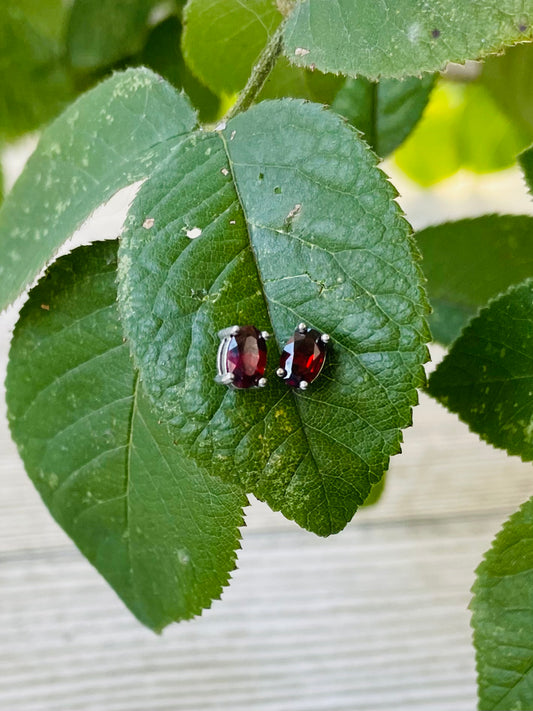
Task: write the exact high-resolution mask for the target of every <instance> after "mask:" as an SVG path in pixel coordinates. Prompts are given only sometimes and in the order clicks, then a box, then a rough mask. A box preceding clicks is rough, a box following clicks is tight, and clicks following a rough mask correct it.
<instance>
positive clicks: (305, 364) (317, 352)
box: [279, 328, 326, 388]
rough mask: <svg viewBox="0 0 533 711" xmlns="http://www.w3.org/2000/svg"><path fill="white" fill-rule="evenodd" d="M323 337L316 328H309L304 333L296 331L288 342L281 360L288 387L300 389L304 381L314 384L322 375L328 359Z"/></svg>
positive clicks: (284, 378) (280, 365)
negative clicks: (319, 375) (320, 374)
mask: <svg viewBox="0 0 533 711" xmlns="http://www.w3.org/2000/svg"><path fill="white" fill-rule="evenodd" d="M321 335H322V334H321V333H319V332H318V331H315V329H314V328H308V329H307V330H306V331H304V333H300V331H298V330H296V331H295V332H294V335H293V336H292V338H290V339H289V340H288V341H287V344H286V345H285V348H284V349H283V352H282V354H281V357H280V360H279V367H280V368H282V369H283V370H284V371H285V375H284V376H283V380H285V382H286V383H287V385H290V386H291V387H293V388H299V387H300V383H301V382H302V381H303V380H305V382H307V383H312V382H313V380H314V379H315V378H316V377H317V375H318V374H319V373H320V371H321V370H322V366H323V365H324V359H325V357H326V344H325V343H323V341H322V340H321Z"/></svg>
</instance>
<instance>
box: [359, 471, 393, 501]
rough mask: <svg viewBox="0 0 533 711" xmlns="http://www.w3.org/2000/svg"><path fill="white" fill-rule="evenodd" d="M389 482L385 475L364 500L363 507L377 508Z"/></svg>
mask: <svg viewBox="0 0 533 711" xmlns="http://www.w3.org/2000/svg"><path fill="white" fill-rule="evenodd" d="M386 481H387V475H386V474H384V475H383V476H382V477H381V479H380V480H379V481H378V482H376V484H374V486H373V487H372V488H371V489H370V494H369V495H368V496H367V497H366V499H365V500H364V503H363V504H361V506H375V505H376V504H377V503H379V501H380V499H381V497H382V495H383V492H384V491H385V484H386Z"/></svg>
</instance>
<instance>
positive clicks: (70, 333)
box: [6, 242, 245, 630]
mask: <svg viewBox="0 0 533 711" xmlns="http://www.w3.org/2000/svg"><path fill="white" fill-rule="evenodd" d="M116 251H117V245H116V242H97V243H95V244H94V245H92V246H91V247H83V248H79V249H77V250H75V251H74V252H73V253H72V254H70V255H68V256H66V257H62V258H61V259H59V260H58V261H57V262H56V263H55V264H54V265H53V266H52V267H51V269H50V271H49V273H48V275H47V276H46V277H45V278H44V279H43V280H42V281H40V282H39V284H38V286H37V287H36V288H35V289H33V290H32V292H31V293H30V298H29V301H28V302H27V303H26V304H25V306H24V307H23V309H22V312H21V316H20V320H19V322H18V324H17V326H16V329H15V333H14V337H13V344H12V347H11V353H10V361H9V366H8V374H7V382H6V386H7V403H8V417H9V422H10V426H11V431H12V434H13V438H14V440H15V442H16V443H17V446H18V448H19V452H20V454H21V456H22V459H23V461H24V464H25V466H26V470H27V472H28V474H29V476H30V478H31V479H32V481H33V483H34V484H35V486H36V488H37V490H38V491H39V493H40V495H41V496H42V498H43V500H44V502H45V504H46V505H47V507H48V508H49V509H50V512H51V513H52V515H53V516H54V518H55V519H56V521H57V522H58V523H59V524H60V526H61V527H62V528H63V529H64V530H65V531H66V532H67V534H68V535H69V536H70V537H71V538H72V539H73V540H74V542H75V543H76V545H77V546H78V547H79V548H80V550H81V551H82V553H83V554H84V555H85V556H86V557H87V558H88V559H89V561H90V562H91V563H92V564H93V565H94V566H95V567H96V568H97V569H98V570H99V571H100V573H101V574H102V575H103V576H104V577H105V578H106V580H107V581H108V582H109V583H110V585H112V587H113V588H114V589H115V590H116V592H117V593H118V595H119V596H120V597H121V598H122V599H123V601H124V602H125V603H126V605H127V606H128V607H129V608H130V609H131V611H132V612H133V613H134V614H135V615H136V616H137V617H138V618H139V620H141V622H143V623H144V624H145V625H147V626H149V627H151V628H153V629H155V630H160V629H162V628H163V627H164V626H165V625H167V624H169V623H170V622H172V621H177V620H183V619H187V618H189V617H192V616H193V615H196V614H199V613H200V612H201V610H202V608H205V607H209V605H210V604H211V601H212V600H213V599H215V598H218V597H219V596H220V592H221V589H222V587H223V586H224V585H226V584H227V582H228V578H229V573H230V571H231V570H232V569H233V568H234V567H235V549H236V548H237V547H238V546H239V544H238V540H239V530H238V527H239V526H240V525H241V524H242V506H243V505H244V504H245V497H244V495H243V494H242V492H240V491H238V490H237V489H236V488H234V487H231V486H229V485H228V484H225V483H224V482H222V481H220V480H219V479H216V478H213V477H209V476H208V475H206V474H204V473H203V472H202V471H200V470H199V469H197V468H196V467H195V465H194V464H193V463H191V462H190V461H189V460H187V459H186V458H185V457H184V456H183V454H182V453H181V452H180V450H179V449H178V448H177V447H176V446H175V445H174V443H173V439H172V437H171V436H170V434H169V432H168V430H167V429H166V427H164V426H163V425H160V424H158V422H157V420H156V418H155V415H154V414H153V412H152V410H151V408H150V406H149V404H148V400H147V398H146V397H145V396H144V394H143V392H142V387H141V385H140V383H139V379H138V376H137V374H136V373H135V371H134V369H133V366H132V362H131V358H130V353H129V348H128V344H127V343H125V342H124V339H123V337H122V328H121V325H120V321H119V319H118V312H117V306H116V283H115V282H116Z"/></svg>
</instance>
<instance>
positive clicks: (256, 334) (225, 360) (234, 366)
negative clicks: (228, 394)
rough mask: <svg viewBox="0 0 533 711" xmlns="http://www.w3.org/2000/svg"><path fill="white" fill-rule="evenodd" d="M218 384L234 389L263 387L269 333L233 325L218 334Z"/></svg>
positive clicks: (251, 327)
mask: <svg viewBox="0 0 533 711" xmlns="http://www.w3.org/2000/svg"><path fill="white" fill-rule="evenodd" d="M218 337H219V338H220V346H219V347H218V353H217V371H218V374H217V376H216V377H215V382H217V383H220V384H221V385H228V386H229V387H231V388H238V389H247V388H264V387H265V385H266V384H267V381H266V378H265V377H264V375H265V369H266V362H267V347H266V340H267V338H269V337H270V334H269V333H268V331H259V329H257V328H256V327H255V326H230V328H224V329H222V331H219V332H218Z"/></svg>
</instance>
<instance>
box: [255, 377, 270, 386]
mask: <svg viewBox="0 0 533 711" xmlns="http://www.w3.org/2000/svg"><path fill="white" fill-rule="evenodd" d="M267 382H268V381H267V379H266V378H259V380H258V381H257V387H258V388H264V387H265V386H266V384H267Z"/></svg>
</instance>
